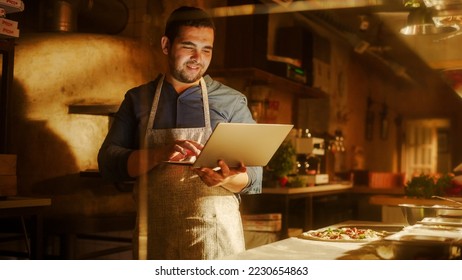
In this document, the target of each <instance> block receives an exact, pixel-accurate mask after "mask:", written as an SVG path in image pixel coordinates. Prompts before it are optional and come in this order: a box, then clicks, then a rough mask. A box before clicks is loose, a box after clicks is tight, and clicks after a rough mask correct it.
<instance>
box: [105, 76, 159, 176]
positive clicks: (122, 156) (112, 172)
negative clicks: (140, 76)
mask: <svg viewBox="0 0 462 280" xmlns="http://www.w3.org/2000/svg"><path fill="white" fill-rule="evenodd" d="M151 87H152V85H144V86H140V87H138V88H134V89H131V90H129V91H128V92H127V93H126V94H125V97H124V100H123V101H122V103H121V105H120V107H119V110H118V111H117V113H116V114H115V116H114V118H113V120H112V124H111V127H110V129H109V131H108V134H107V135H106V138H105V140H104V142H103V144H102V145H101V148H100V150H99V152H98V168H99V171H100V173H101V175H102V177H103V178H105V179H107V180H109V181H111V182H123V181H132V180H134V179H135V178H132V177H130V176H129V174H128V169H127V161H128V157H129V156H130V154H131V153H132V152H133V151H134V150H136V149H139V147H140V139H141V138H140V133H141V130H142V127H143V125H144V123H145V119H146V118H147V115H148V114H149V109H150V107H149V105H150V104H151V103H152V97H151V96H149V95H148V94H145V92H149V91H150V90H151ZM142 99H143V100H142ZM144 99H146V100H144ZM148 99H149V100H148Z"/></svg>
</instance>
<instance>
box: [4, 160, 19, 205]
mask: <svg viewBox="0 0 462 280" xmlns="http://www.w3.org/2000/svg"><path fill="white" fill-rule="evenodd" d="M16 162H17V157H16V155H12V154H0V197H2V196H14V195H17V177H16Z"/></svg>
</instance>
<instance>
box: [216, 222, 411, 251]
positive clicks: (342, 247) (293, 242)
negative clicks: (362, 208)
mask: <svg viewBox="0 0 462 280" xmlns="http://www.w3.org/2000/svg"><path fill="white" fill-rule="evenodd" d="M340 226H346V227H353V226H355V227H358V226H364V227H368V228H371V229H374V228H375V227H377V228H381V229H382V230H383V229H386V230H387V231H388V232H398V231H400V230H401V229H402V228H403V227H404V224H387V223H375V222H361V221H346V222H343V223H339V224H335V225H331V226H328V227H334V228H335V227H340ZM326 228H327V227H326ZM390 245H391V244H390V242H389V241H384V240H379V241H372V242H366V243H363V242H334V241H317V240H308V239H302V238H299V237H290V238H286V239H283V240H280V241H277V242H273V243H270V244H266V245H263V246H260V247H256V248H252V249H249V250H246V251H244V252H242V253H239V254H236V255H231V256H227V257H226V258H225V259H228V260H366V259H367V260H380V259H384V258H383V255H382V256H381V254H380V253H381V250H387V249H390V248H388V247H389V246H390Z"/></svg>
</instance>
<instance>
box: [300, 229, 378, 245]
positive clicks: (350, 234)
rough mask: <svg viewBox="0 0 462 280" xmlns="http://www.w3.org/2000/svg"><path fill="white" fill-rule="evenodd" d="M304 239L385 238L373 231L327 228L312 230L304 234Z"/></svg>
mask: <svg viewBox="0 0 462 280" xmlns="http://www.w3.org/2000/svg"><path fill="white" fill-rule="evenodd" d="M302 237H305V238H309V239H316V240H325V241H362V242H367V241H373V240H378V239H380V238H382V237H383V234H382V233H380V232H377V231H375V230H372V229H359V228H356V227H353V228H350V227H340V228H327V229H323V230H310V231H307V232H304V233H302Z"/></svg>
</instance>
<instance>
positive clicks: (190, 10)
mask: <svg viewBox="0 0 462 280" xmlns="http://www.w3.org/2000/svg"><path fill="white" fill-rule="evenodd" d="M182 26H194V27H210V28H212V29H213V30H215V24H214V22H213V20H212V17H211V16H210V15H209V14H208V13H207V12H205V11H204V10H202V9H200V8H196V7H188V6H182V7H180V8H177V9H176V10H174V11H173V12H172V13H171V14H170V16H169V18H168V20H167V24H166V26H165V33H164V35H165V36H167V38H168V39H169V40H170V41H171V42H173V40H174V39H175V38H176V37H177V36H178V32H179V30H180V27H182Z"/></svg>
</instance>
